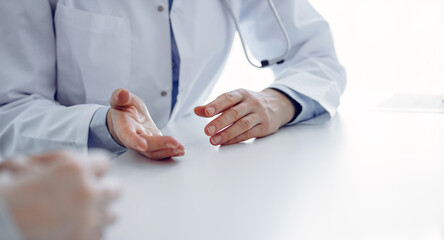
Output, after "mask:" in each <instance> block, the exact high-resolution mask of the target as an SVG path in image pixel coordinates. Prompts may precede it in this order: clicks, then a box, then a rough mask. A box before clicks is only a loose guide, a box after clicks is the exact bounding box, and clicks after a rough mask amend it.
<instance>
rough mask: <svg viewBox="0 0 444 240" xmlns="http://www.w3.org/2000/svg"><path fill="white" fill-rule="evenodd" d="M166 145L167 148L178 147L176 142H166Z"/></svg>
mask: <svg viewBox="0 0 444 240" xmlns="http://www.w3.org/2000/svg"><path fill="white" fill-rule="evenodd" d="M166 147H167V148H177V147H176V146H175V145H174V144H172V143H167V144H166Z"/></svg>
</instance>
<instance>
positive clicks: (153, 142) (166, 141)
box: [141, 134, 183, 152]
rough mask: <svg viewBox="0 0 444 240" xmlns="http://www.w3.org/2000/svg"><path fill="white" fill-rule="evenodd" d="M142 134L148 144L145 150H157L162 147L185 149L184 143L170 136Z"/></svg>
mask: <svg viewBox="0 0 444 240" xmlns="http://www.w3.org/2000/svg"><path fill="white" fill-rule="evenodd" d="M141 136H142V137H144V138H145V140H146V141H147V144H148V145H147V148H146V150H145V152H155V151H158V150H162V149H181V150H183V146H182V144H180V143H179V142H178V141H177V140H176V139H174V138H172V137H170V136H148V135H146V134H141Z"/></svg>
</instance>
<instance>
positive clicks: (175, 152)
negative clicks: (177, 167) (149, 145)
mask: <svg viewBox="0 0 444 240" xmlns="http://www.w3.org/2000/svg"><path fill="white" fill-rule="evenodd" d="M144 155H145V156H146V157H148V158H150V159H153V160H161V159H167V158H171V157H180V156H184V155H185V151H184V150H181V149H163V150H159V151H155V152H146V153H144Z"/></svg>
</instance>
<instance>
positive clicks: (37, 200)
mask: <svg viewBox="0 0 444 240" xmlns="http://www.w3.org/2000/svg"><path fill="white" fill-rule="evenodd" d="M107 168H108V159H107V157H105V156H102V155H95V156H91V157H86V156H79V155H74V154H68V153H62V152H57V153H51V154H46V155H41V156H37V157H34V158H29V159H26V161H25V162H22V163H15V162H14V161H10V162H6V163H2V164H0V170H5V169H6V170H11V171H12V172H13V178H14V181H13V182H12V183H6V184H5V183H4V184H3V185H1V186H0V197H1V198H2V199H3V200H4V202H5V203H6V206H7V207H8V209H9V211H10V213H11V215H12V217H13V218H14V222H15V223H16V225H17V227H18V228H19V229H20V231H21V234H22V235H23V236H22V237H23V238H24V239H36V240H40V239H41V240H44V239H54V240H67V239H85V240H90V239H91V240H93V239H101V238H102V231H103V229H104V228H105V227H106V226H107V225H108V224H110V223H112V222H113V221H114V220H115V216H114V214H113V213H111V212H110V211H109V210H108V206H109V204H110V203H111V202H112V201H114V200H115V199H116V198H117V197H118V195H119V192H120V188H119V187H118V186H117V185H116V184H115V183H114V184H113V183H111V182H109V181H108V182H106V181H102V179H101V178H102V176H103V175H104V173H105V172H106V171H107Z"/></svg>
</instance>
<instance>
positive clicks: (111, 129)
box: [106, 108, 122, 145]
mask: <svg viewBox="0 0 444 240" xmlns="http://www.w3.org/2000/svg"><path fill="white" fill-rule="evenodd" d="M111 111H112V109H111V108H110V109H109V110H108V112H107V113H106V127H107V128H108V132H109V133H110V134H111V137H112V138H113V139H114V141H116V143H118V144H119V145H122V143H121V142H120V141H119V138H118V137H117V135H116V133H115V131H114V124H113V121H112V115H111Z"/></svg>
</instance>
